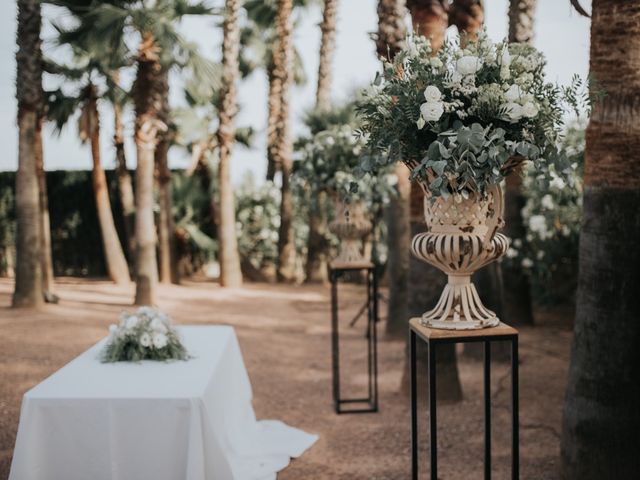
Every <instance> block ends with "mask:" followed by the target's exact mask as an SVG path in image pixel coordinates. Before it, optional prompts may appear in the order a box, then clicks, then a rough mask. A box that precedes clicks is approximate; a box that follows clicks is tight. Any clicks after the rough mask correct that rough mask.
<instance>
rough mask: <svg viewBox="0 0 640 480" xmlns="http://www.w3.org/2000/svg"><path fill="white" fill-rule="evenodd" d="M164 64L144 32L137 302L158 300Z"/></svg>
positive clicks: (137, 88)
mask: <svg viewBox="0 0 640 480" xmlns="http://www.w3.org/2000/svg"><path fill="white" fill-rule="evenodd" d="M161 70H162V69H161V66H160V63H159V60H158V55H157V49H156V47H155V44H154V41H153V38H152V37H151V36H149V35H145V37H144V39H143V42H142V44H141V46H140V53H139V57H138V65H137V72H136V79H135V82H134V86H133V99H134V103H135V110H136V123H135V141H136V154H137V158H138V165H137V167H136V189H135V202H136V203H135V205H136V222H135V234H136V272H135V279H136V296H135V304H136V305H153V304H155V303H156V290H157V283H158V267H157V264H156V233H155V224H154V219H153V171H154V151H155V148H156V145H157V142H158V132H159V131H161V130H164V129H165V128H166V126H165V125H164V124H162V122H160V120H158V113H159V111H160V110H161V109H162V88H161V86H160V85H159V81H158V79H159V76H160V74H161Z"/></svg>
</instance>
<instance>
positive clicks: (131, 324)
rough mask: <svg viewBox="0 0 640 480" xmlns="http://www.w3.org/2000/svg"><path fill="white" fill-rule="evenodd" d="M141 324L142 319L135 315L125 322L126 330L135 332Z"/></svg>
mask: <svg viewBox="0 0 640 480" xmlns="http://www.w3.org/2000/svg"><path fill="white" fill-rule="evenodd" d="M139 323H140V319H139V318H138V317H136V316H135V315H130V316H128V317H127V318H126V319H125V321H124V328H126V329H127V330H133V329H134V328H136V327H137V326H138V324H139Z"/></svg>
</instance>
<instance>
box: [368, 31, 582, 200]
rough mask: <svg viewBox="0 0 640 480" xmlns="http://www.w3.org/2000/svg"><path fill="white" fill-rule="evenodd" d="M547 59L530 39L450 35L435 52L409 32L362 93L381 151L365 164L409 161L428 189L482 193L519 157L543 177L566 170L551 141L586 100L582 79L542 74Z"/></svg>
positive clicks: (371, 137)
mask: <svg viewBox="0 0 640 480" xmlns="http://www.w3.org/2000/svg"><path fill="white" fill-rule="evenodd" d="M544 64H545V62H544V58H543V57H542V54H541V53H539V52H538V51H537V50H535V49H534V48H533V47H531V46H529V45H525V44H507V43H504V42H501V43H497V44H494V43H492V42H491V41H490V40H489V39H488V38H487V36H486V34H481V35H479V38H478V41H476V42H470V43H468V44H467V45H466V47H465V48H464V49H462V48H460V47H459V46H458V45H456V44H453V43H451V42H446V43H445V45H444V46H443V48H442V49H440V50H439V51H438V53H437V55H436V56H432V51H431V46H430V43H429V41H428V40H426V39H425V38H424V37H410V38H409V39H408V41H407V47H406V49H405V50H403V51H401V52H400V53H399V54H398V55H396V57H395V58H394V60H393V62H392V63H386V64H385V65H384V69H383V74H382V75H381V76H378V77H377V78H376V80H375V82H374V84H373V86H372V87H371V88H370V89H369V90H368V91H367V92H365V93H364V96H363V99H362V100H361V101H360V102H359V106H358V111H359V114H360V116H361V118H362V122H363V125H362V134H363V136H365V138H366V140H367V146H368V147H369V148H371V149H372V150H373V151H375V152H381V153H382V155H379V156H373V157H371V159H373V160H374V161H371V160H370V159H366V160H364V161H363V162H361V165H360V166H361V168H362V170H364V171H365V172H376V171H378V170H379V169H380V168H381V167H384V166H386V165H388V164H390V163H393V162H395V161H405V162H411V163H412V164H413V165H414V166H415V168H413V172H412V175H413V178H417V179H419V180H421V181H424V182H426V183H427V184H428V185H429V188H430V191H431V193H432V194H433V195H434V196H441V195H442V196H446V195H449V194H454V195H460V196H462V197H467V196H468V195H469V194H470V193H472V192H479V193H481V194H482V193H484V192H485V191H486V188H487V186H489V185H492V184H495V183H498V182H499V181H500V180H501V179H502V178H503V177H504V176H506V175H507V174H509V173H510V172H511V171H512V169H513V167H514V165H515V164H517V163H519V162H521V161H523V160H524V159H528V160H531V161H532V162H533V164H534V168H535V170H536V171H537V172H539V173H542V174H545V175H546V177H547V178H548V179H550V178H551V176H552V175H554V174H555V175H567V176H569V175H570V173H571V167H570V161H569V160H568V159H567V158H566V156H564V155H562V152H560V151H559V150H558V148H557V141H558V139H559V137H560V132H561V129H562V119H563V115H564V113H565V112H566V111H567V109H578V108H580V106H581V100H584V101H586V100H587V99H586V97H585V96H584V95H581V94H580V88H582V87H584V85H582V83H581V82H579V81H575V82H574V83H573V84H572V85H571V86H569V87H566V88H564V89H561V88H560V87H558V86H556V85H553V84H551V83H547V82H546V81H545V77H544Z"/></svg>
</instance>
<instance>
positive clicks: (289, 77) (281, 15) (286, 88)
mask: <svg viewBox="0 0 640 480" xmlns="http://www.w3.org/2000/svg"><path fill="white" fill-rule="evenodd" d="M277 6H278V15H277V17H276V33H277V43H276V48H275V49H274V58H273V62H274V70H273V75H274V77H275V79H276V80H275V81H276V82H277V84H278V85H279V90H280V107H279V111H278V119H277V123H276V152H277V156H276V158H277V162H278V164H279V165H280V171H281V172H282V189H281V191H282V199H281V202H280V227H279V231H278V271H277V277H278V280H279V281H282V282H292V281H294V280H295V259H296V246H295V240H294V234H293V225H292V223H293V197H292V194H291V179H290V176H291V167H292V163H293V158H292V150H293V148H292V144H291V138H290V136H289V96H290V93H291V86H292V83H293V74H292V68H291V66H292V63H293V62H292V60H293V46H292V38H291V34H292V25H291V11H292V8H293V2H292V0H278V2H277Z"/></svg>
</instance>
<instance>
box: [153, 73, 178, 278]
mask: <svg viewBox="0 0 640 480" xmlns="http://www.w3.org/2000/svg"><path fill="white" fill-rule="evenodd" d="M158 83H159V86H160V88H161V90H162V94H161V97H162V105H161V107H160V110H159V112H158V119H159V120H160V121H161V122H162V123H164V124H165V125H166V126H167V128H166V129H165V130H164V131H162V132H160V133H159V135H158V144H157V146H156V151H155V164H156V178H157V183H158V206H159V215H158V225H157V227H158V256H159V259H158V266H159V268H158V273H159V278H160V282H162V283H176V284H177V283H179V278H178V263H177V258H176V241H175V240H176V239H175V225H174V221H173V202H172V198H173V195H172V193H171V170H170V169H169V148H171V144H172V142H173V137H174V134H175V127H174V126H173V125H172V124H171V121H170V116H171V109H170V107H169V71H168V70H166V69H163V71H162V73H161V74H160V77H159V78H158Z"/></svg>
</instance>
